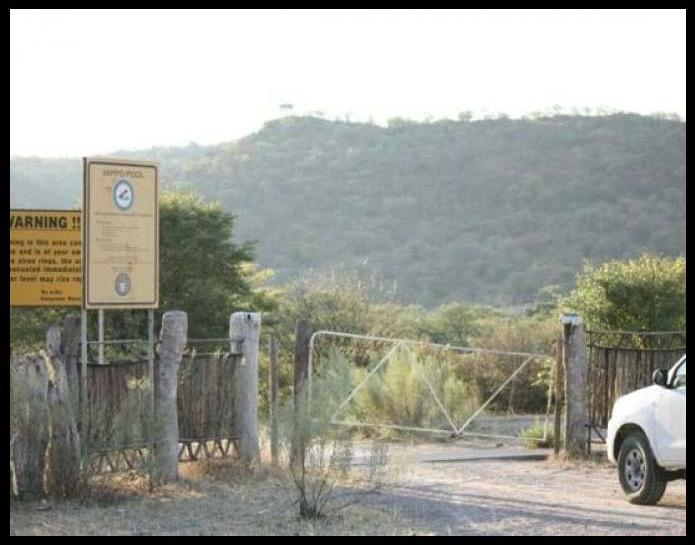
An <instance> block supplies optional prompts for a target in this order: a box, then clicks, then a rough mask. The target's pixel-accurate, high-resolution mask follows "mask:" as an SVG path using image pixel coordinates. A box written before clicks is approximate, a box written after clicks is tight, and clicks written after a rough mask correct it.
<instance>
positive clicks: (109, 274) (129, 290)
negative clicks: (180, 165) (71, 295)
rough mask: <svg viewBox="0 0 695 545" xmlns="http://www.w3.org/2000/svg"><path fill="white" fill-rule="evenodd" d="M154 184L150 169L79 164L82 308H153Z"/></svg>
mask: <svg viewBox="0 0 695 545" xmlns="http://www.w3.org/2000/svg"><path fill="white" fill-rule="evenodd" d="M158 183H159V180H158V169H157V165H156V164H155V163H143V162H132V161H124V160H120V159H98V158H85V159H84V201H83V202H84V203H85V210H84V212H85V213H84V218H85V219H84V230H83V233H82V242H83V248H84V283H83V306H84V308H86V309H95V308H97V309H98V308H157V306H158V304H159V268H158V265H159V199H158Z"/></svg>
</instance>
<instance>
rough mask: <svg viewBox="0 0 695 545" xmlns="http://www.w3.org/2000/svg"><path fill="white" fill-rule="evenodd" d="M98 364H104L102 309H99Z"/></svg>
mask: <svg viewBox="0 0 695 545" xmlns="http://www.w3.org/2000/svg"><path fill="white" fill-rule="evenodd" d="M99 365H104V309H103V308H100V309H99Z"/></svg>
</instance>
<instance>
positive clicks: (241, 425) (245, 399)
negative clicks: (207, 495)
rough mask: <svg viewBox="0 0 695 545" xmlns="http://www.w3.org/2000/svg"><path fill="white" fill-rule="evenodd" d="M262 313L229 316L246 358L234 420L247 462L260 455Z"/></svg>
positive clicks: (236, 386) (241, 453)
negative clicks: (259, 381) (259, 411)
mask: <svg viewBox="0 0 695 545" xmlns="http://www.w3.org/2000/svg"><path fill="white" fill-rule="evenodd" d="M260 336H261V315H260V314H259V313H257V312H235V313H233V314H232V315H231V316H230V317H229V338H230V340H231V341H233V342H239V341H241V343H242V345H241V349H242V353H243V360H242V363H241V365H240V367H239V370H238V372H237V373H236V379H237V380H236V381H235V383H234V421H235V422H236V424H237V426H236V427H237V429H236V430H235V432H236V434H237V435H238V436H239V457H240V459H241V460H242V461H244V462H246V463H255V462H258V461H260V459H261V450H260V446H259V442H258V349H259V343H260Z"/></svg>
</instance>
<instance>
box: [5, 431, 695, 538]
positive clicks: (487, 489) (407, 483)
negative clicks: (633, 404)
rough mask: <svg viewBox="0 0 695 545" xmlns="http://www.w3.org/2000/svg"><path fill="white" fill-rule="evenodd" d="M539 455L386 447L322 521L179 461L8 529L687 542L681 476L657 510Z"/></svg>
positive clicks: (16, 519) (258, 483)
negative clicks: (376, 487) (362, 490)
mask: <svg viewBox="0 0 695 545" xmlns="http://www.w3.org/2000/svg"><path fill="white" fill-rule="evenodd" d="M539 454H541V455H544V454H547V451H544V450H539V449H535V450H527V449H523V448H518V447H509V446H504V447H499V446H497V445H495V444H483V443H475V444H471V443H466V444H439V445H434V444H420V445H410V446H403V445H399V446H397V447H392V448H391V458H392V468H393V475H392V476H391V479H390V481H389V483H388V484H387V486H386V488H385V489H384V490H382V491H381V492H379V493H378V494H373V495H369V496H365V497H362V498H361V499H360V500H359V501H358V502H357V503H356V504H354V505H352V506H350V507H348V508H347V509H344V510H341V511H337V512H334V513H333V514H331V515H330V516H329V517H328V518H327V519H325V520H324V521H321V522H320V523H318V524H310V523H306V522H301V521H299V520H298V519H297V516H296V507H295V506H293V505H292V504H291V502H290V500H289V498H288V496H287V494H286V492H285V490H284V489H283V487H282V486H281V485H280V484H279V483H278V481H277V479H276V478H275V476H274V475H273V474H272V472H269V471H267V470H264V471H261V472H259V473H256V474H248V473H240V472H239V471H238V470H236V469H234V468H232V469H229V467H228V465H227V466H226V465H224V464H220V465H215V464H213V465H212V466H207V467H205V468H202V466H199V464H182V474H183V476H184V478H183V479H182V481H181V482H180V483H179V484H178V485H176V486H169V487H165V488H162V489H159V490H157V491H156V492H154V493H151V494H150V493H147V491H146V488H145V487H144V486H143V485H142V483H141V482H137V483H135V482H130V483H129V482H124V483H121V484H120V485H119V487H118V489H117V490H118V492H110V493H104V494H102V496H98V495H97V496H95V497H94V498H92V499H91V500H90V501H89V502H88V503H87V504H81V503H79V502H61V503H56V504H46V503H36V502H34V503H29V502H26V503H25V502H22V503H18V502H13V503H12V504H11V507H10V534H11V535H77V534H82V535H85V534H86V535H317V534H318V535H394V534H395V535H432V534H437V535H634V534H645V535H685V521H686V508H685V499H686V486H685V481H674V482H672V483H669V485H668V488H667V490H666V494H665V496H664V498H663V499H662V500H661V502H660V503H659V504H658V505H656V506H650V507H645V506H636V505H631V504H630V503H628V502H627V501H626V500H625V499H624V496H623V494H622V491H621V489H620V485H619V484H618V479H617V475H616V470H615V468H614V467H613V466H611V465H609V464H608V463H607V462H583V463H568V462H564V461H560V460H552V459H548V460H544V459H538V458H539ZM529 455H530V456H529ZM540 457H541V458H542V456H540ZM359 463H360V454H359V449H358V456H357V464H358V465H359ZM184 466H185V467H184Z"/></svg>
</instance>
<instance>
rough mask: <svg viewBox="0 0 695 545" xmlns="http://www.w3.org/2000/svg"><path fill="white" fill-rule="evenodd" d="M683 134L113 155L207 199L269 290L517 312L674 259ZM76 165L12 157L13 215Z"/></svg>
mask: <svg viewBox="0 0 695 545" xmlns="http://www.w3.org/2000/svg"><path fill="white" fill-rule="evenodd" d="M685 133H686V130H685V123H684V122H681V121H675V120H669V119H661V118H653V117H643V116H637V115H631V114H618V115H611V116H603V117H581V116H556V117H549V118H541V119H523V120H510V119H494V120H484V121H474V122H470V121H451V120H443V121H438V122H433V123H414V122H409V121H405V120H394V121H393V122H392V123H390V124H389V126H388V127H380V126H377V125H372V124H364V123H347V122H340V121H329V120H324V119H319V118H315V117H288V118H283V119H279V120H275V121H272V122H269V123H267V124H266V125H265V126H264V127H263V128H262V129H261V130H260V131H258V132H257V133H254V134H251V135H249V136H248V137H246V138H243V139H241V140H238V141H235V142H231V143H225V144H220V145H217V146H205V147H204V146H198V145H195V144H191V145H189V146H186V147H180V148H154V149H151V150H141V151H118V152H114V153H113V154H112V155H113V156H115V157H131V158H134V157H140V158H147V159H154V160H159V161H160V162H161V173H162V181H163V183H164V185H165V186H172V185H185V186H187V187H191V188H195V189H196V190H197V191H198V192H199V193H201V194H202V195H203V196H204V197H206V198H213V199H219V200H220V201H221V203H222V205H223V207H224V208H225V209H227V210H229V211H231V212H233V213H234V214H235V215H237V217H238V219H237V222H236V236H237V238H238V240H239V241H245V240H249V239H252V240H256V241H257V245H256V253H257V260H258V262H259V263H260V264H261V265H262V266H265V267H270V268H272V269H274V270H275V271H276V273H277V274H276V277H275V280H276V281H277V282H285V281H288V280H293V279H296V278H298V277H299V276H300V273H302V272H303V271H306V270H308V269H316V270H330V269H337V268H342V267H346V268H350V269H361V270H367V271H370V272H372V273H373V274H375V275H376V276H377V277H378V278H380V279H383V280H384V281H386V282H395V283H396V285H397V297H398V299H399V300H400V301H401V302H404V303H418V304H422V305H424V306H428V307H432V306H435V305H438V304H441V303H445V302H447V301H454V300H459V301H470V302H480V303H486V304H497V305H513V304H521V303H525V302H530V301H533V300H535V299H536V298H537V296H538V294H539V290H540V289H541V288H543V287H545V286H549V285H559V286H560V287H561V288H563V289H569V288H570V287H571V286H573V285H574V280H575V275H576V274H577V272H578V271H579V270H580V269H581V268H582V261H583V260H584V259H591V260H592V261H595V262H602V261H605V260H607V259H611V258H617V259H625V258H629V257H634V256H636V255H639V254H641V253H643V252H650V253H653V254H658V255H667V256H678V255H685V243H686V237H685V228H686V223H685V222H686V204H685V187H686V182H685V140H686V139H685ZM81 184H82V174H81V162H80V161H79V160H78V159H50V160H49V159H37V158H14V159H12V160H11V163H10V203H11V206H12V207H15V208H17V207H36V208H63V207H75V206H78V205H79V199H80V196H81Z"/></svg>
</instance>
